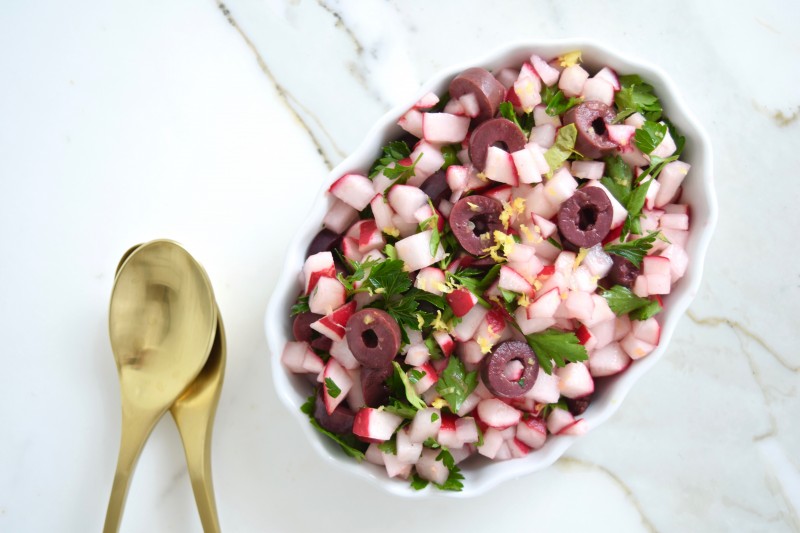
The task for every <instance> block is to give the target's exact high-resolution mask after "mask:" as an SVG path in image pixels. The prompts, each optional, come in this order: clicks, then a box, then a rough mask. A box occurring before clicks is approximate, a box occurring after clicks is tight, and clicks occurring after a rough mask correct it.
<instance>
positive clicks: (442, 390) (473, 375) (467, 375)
mask: <svg viewBox="0 0 800 533" xmlns="http://www.w3.org/2000/svg"><path fill="white" fill-rule="evenodd" d="M477 386H478V372H477V371H474V370H473V371H472V372H467V371H466V369H465V368H464V363H462V362H461V359H459V358H458V357H451V358H450V359H449V360H448V361H447V367H446V368H445V369H444V372H442V373H441V374H440V375H439V381H437V382H436V391H437V392H438V393H439V394H440V395H441V396H442V398H444V399H445V400H446V401H447V404H448V405H449V406H450V410H451V411H453V412H454V413H455V412H456V411H458V410H459V409H460V408H461V404H462V403H464V400H466V399H467V396H469V395H470V394H471V393H472V391H474V390H475V387H477Z"/></svg>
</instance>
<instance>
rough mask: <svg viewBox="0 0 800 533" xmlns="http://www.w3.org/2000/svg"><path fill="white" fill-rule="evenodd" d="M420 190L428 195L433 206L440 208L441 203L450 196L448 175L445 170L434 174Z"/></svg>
mask: <svg viewBox="0 0 800 533" xmlns="http://www.w3.org/2000/svg"><path fill="white" fill-rule="evenodd" d="M419 188H420V190H421V191H422V192H424V193H425V194H427V195H428V197H429V198H430V199H431V201H432V202H433V205H436V206H438V205H439V202H441V201H442V200H444V199H445V198H448V197H449V196H450V192H451V191H450V187H448V185H447V175H446V174H445V171H444V170H439V171H437V172H434V173H433V174H432V175H431V176H430V177H429V178H428V179H426V180H425V181H423V182H422V185H420V186H419Z"/></svg>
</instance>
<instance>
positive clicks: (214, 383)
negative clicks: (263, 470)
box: [117, 245, 227, 532]
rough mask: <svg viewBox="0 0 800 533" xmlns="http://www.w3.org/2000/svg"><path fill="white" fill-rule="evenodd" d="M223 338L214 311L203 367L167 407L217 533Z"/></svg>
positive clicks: (197, 494) (206, 519)
mask: <svg viewBox="0 0 800 533" xmlns="http://www.w3.org/2000/svg"><path fill="white" fill-rule="evenodd" d="M139 246H141V245H136V246H133V247H132V248H130V249H129V250H128V251H127V252H125V254H124V255H123V256H122V259H120V261H119V265H118V266H117V272H119V270H120V269H121V268H122V265H123V264H124V263H125V261H126V260H127V259H128V257H129V256H130V255H131V254H132V253H133V252H134V251H135V250H136V249H137V248H138V247H139ZM226 354H227V349H226V339H225V328H224V326H223V323H222V316H221V315H220V314H219V309H217V330H216V335H215V336H214V343H213V345H212V346H211V352H210V353H209V355H208V359H207V360H206V364H205V366H203V369H202V370H201V371H200V374H198V376H197V378H195V380H194V381H193V382H192V383H191V384H190V385H189V386H188V387H187V388H186V390H185V391H184V392H183V394H181V396H180V397H179V398H178V399H177V400H175V403H173V404H172V406H171V407H170V408H169V411H170V413H171V414H172V418H174V419H175V424H176V425H177V426H178V431H179V433H180V435H181V440H182V441H183V449H184V452H185V453H186V463H187V465H188V467H189V477H190V479H191V480H192V490H193V492H194V498H195V501H196V502H197V509H198V511H199V513H200V521H201V523H202V525H203V531H206V532H219V530H220V528H219V519H218V517H217V506H216V501H215V498H214V485H213V482H212V479H211V437H212V431H213V427H214V416H215V414H216V411H217V404H218V403H219V396H220V393H221V391H222V381H223V379H224V377H225V362H226Z"/></svg>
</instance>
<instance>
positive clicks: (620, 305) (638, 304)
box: [602, 285, 661, 320]
mask: <svg viewBox="0 0 800 533" xmlns="http://www.w3.org/2000/svg"><path fill="white" fill-rule="evenodd" d="M602 295H603V298H605V299H606V302H608V307H609V308H611V310H612V311H614V314H615V315H617V316H622V315H626V314H628V313H631V318H633V319H634V320H647V319H648V318H650V317H651V316H654V315H656V314H658V313H659V312H660V311H661V306H660V305H659V303H658V301H657V300H650V299H648V298H642V297H641V296H636V295H635V294H633V292H632V291H631V290H630V289H628V288H627V287H623V286H622V285H614V286H613V287H611V288H610V289H608V290H604V291H603V292H602Z"/></svg>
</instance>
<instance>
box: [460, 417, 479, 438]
mask: <svg viewBox="0 0 800 533" xmlns="http://www.w3.org/2000/svg"><path fill="white" fill-rule="evenodd" d="M456 436H457V437H458V440H459V441H461V442H463V443H465V444H470V443H473V442H478V425H477V424H476V423H475V419H474V418H472V417H465V418H457V419H456Z"/></svg>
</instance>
